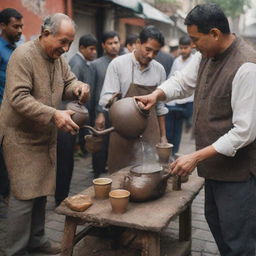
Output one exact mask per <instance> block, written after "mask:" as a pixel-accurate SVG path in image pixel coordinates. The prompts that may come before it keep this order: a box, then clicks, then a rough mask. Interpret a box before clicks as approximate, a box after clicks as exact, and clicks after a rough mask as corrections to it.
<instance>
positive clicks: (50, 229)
mask: <svg viewBox="0 0 256 256" xmlns="http://www.w3.org/2000/svg"><path fill="white" fill-rule="evenodd" d="M193 150H194V141H193V140H192V139H191V135H190V133H183V137H182V142H181V147H180V152H179V153H181V154H186V153H190V152H193ZM91 171H92V167H91V157H90V156H87V157H78V158H76V160H75V168H74V173H73V177H72V183H71V188H70V195H74V194H77V193H79V192H80V191H82V190H84V189H85V188H87V187H88V186H90V185H91V184H92V179H93V174H92V172H91ZM54 208H55V204H54V199H53V197H48V200H47V211H46V234H47V235H48V237H49V238H50V239H51V240H52V241H55V242H59V243H60V242H61V240H62V235H63V228H64V216H62V215H58V214H56V213H55V212H54ZM6 215H7V209H6V205H5V204H4V203H3V202H2V201H1V200H0V256H4V248H5V244H6V243H5V238H6ZM80 229H81V227H78V231H79V230H80ZM166 233H167V234H168V235H171V236H174V237H176V236H177V234H178V218H177V219H176V220H175V221H174V222H171V224H170V226H169V227H168V228H167V229H166ZM39 255H41V256H43V254H33V256H39ZM95 255H96V254H95ZM98 255H99V254H97V255H96V256H98ZM118 256H119V255H118ZM162 256H168V254H165V255H162ZM177 256H178V255H177ZM192 256H219V252H218V249H217V246H216V244H215V242H214V239H213V237H212V235H211V233H210V231H209V227H208V225H207V223H206V220H205V218H204V190H201V192H200V193H199V195H198V196H197V197H196V199H195V200H194V202H193V205H192Z"/></svg>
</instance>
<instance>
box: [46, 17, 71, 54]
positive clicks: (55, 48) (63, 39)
mask: <svg viewBox="0 0 256 256" xmlns="http://www.w3.org/2000/svg"><path fill="white" fill-rule="evenodd" d="M74 38H75V29H74V27H73V25H72V24H71V23H70V22H69V21H66V20H63V21H62V22H61V24H60V27H59V29H58V32H57V33H56V34H52V33H49V34H46V35H45V51H46V53H47V55H48V56H49V57H50V58H52V59H58V58H59V57H60V56H61V55H62V54H63V53H65V52H67V51H68V50H69V48H70V46H71V44H72V42H73V40H74Z"/></svg>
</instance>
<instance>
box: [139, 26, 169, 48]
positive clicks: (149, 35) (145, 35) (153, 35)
mask: <svg viewBox="0 0 256 256" xmlns="http://www.w3.org/2000/svg"><path fill="white" fill-rule="evenodd" d="M139 38H140V42H141V43H142V44H143V43H145V42H147V41H148V39H155V40H156V41H158V42H159V43H160V45H161V46H164V36H163V34H162V33H161V32H160V30H159V29H158V28H156V27H155V26H153V25H149V26H146V27H144V28H143V29H142V30H141V32H140V35H139Z"/></svg>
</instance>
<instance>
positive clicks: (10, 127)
mask: <svg viewBox="0 0 256 256" xmlns="http://www.w3.org/2000/svg"><path fill="white" fill-rule="evenodd" d="M23 25H24V24H23V17H22V14H20V13H19V12H18V11H17V10H15V9H12V8H7V9H4V10H2V11H1V12H0V28H1V35H0V119H1V122H0V139H1V140H0V141H1V150H0V194H1V196H2V199H3V200H4V201H5V202H6V203H7V204H8V216H7V221H8V225H7V245H6V255H7V256H15V255H22V256H23V255H24V256H27V255H29V254H30V253H33V252H42V253H45V254H51V255H53V254H58V253H59V252H60V246H59V245H58V244H54V243H52V242H50V241H49V240H48V238H47V237H46V236H45V232H44V229H45V227H44V226H45V206H46V200H47V196H49V195H55V203H56V206H58V205H59V204H60V203H61V202H62V201H63V200H64V199H65V198H66V197H67V196H68V194H69V186H70V182H71V178H72V173H73V168H74V149H75V146H76V144H79V145H80V148H81V150H82V152H83V153H84V154H87V152H86V150H85V147H84V146H85V145H84V136H85V135H86V134H88V131H87V130H86V129H85V128H79V126H78V125H77V124H76V123H74V122H73V120H72V115H73V114H74V111H72V110H69V109H67V105H68V103H69V102H71V101H77V102H79V104H82V105H84V106H86V107H87V109H88V112H89V117H90V118H89V121H88V123H87V124H88V125H91V126H94V128H95V129H96V130H98V131H102V130H104V129H106V128H109V127H110V126H111V122H110V119H109V115H108V106H109V103H110V102H111V101H112V100H113V95H117V94H118V95H119V98H126V97H135V99H136V100H137V101H138V102H139V105H140V106H141V107H142V108H144V110H150V112H149V113H150V115H149V118H148V124H147V127H146V129H145V131H144V132H143V134H142V136H141V138H138V139H128V138H125V137H123V136H121V135H120V134H119V133H118V132H116V131H113V132H112V133H111V134H110V135H105V136H104V139H103V146H102V148H101V150H100V151H98V152H95V153H93V154H92V166H93V172H94V177H95V178H97V177H99V176H101V175H104V173H107V172H108V173H113V172H116V171H118V170H120V169H121V168H124V167H126V166H128V165H131V164H140V163H142V161H143V155H142V152H141V151H138V150H137V148H138V145H139V144H140V143H141V141H142V142H143V143H144V145H147V146H148V147H150V148H152V149H153V148H155V145H156V144H157V143H168V142H169V143H172V144H173V145H174V150H173V154H174V155H176V153H178V151H179V144H180V141H181V135H182V130H183V126H185V127H184V128H185V131H189V130H192V131H193V136H194V137H195V142H196V151H195V152H193V153H191V154H188V155H184V156H180V157H177V155H176V160H175V161H174V162H172V163H170V165H169V171H170V172H171V173H172V174H175V175H180V176H185V175H189V174H191V173H192V172H193V171H194V170H195V169H196V168H197V171H198V175H199V176H201V177H203V178H205V216H206V219H207V222H208V224H209V227H210V229H211V232H212V234H213V236H214V238H215V241H216V243H217V246H218V248H219V251H220V254H221V256H243V255H244V256H255V245H256V238H255V223H256V218H255V217H256V215H255V212H256V208H255V207H256V193H255V191H256V179H255V175H256V169H255V168H256V167H255V166H256V163H255V164H254V160H256V153H255V152H256V150H255V148H256V142H255V141H256V116H255V114H254V100H255V99H256V87H255V86H254V83H255V80H256V79H255V78H256V77H255V76H256V72H255V70H256V52H255V51H254V50H253V49H252V48H251V47H250V46H249V45H248V44H247V43H245V42H244V41H243V40H242V39H241V38H239V37H238V36H236V35H235V34H232V33H231V32H230V29H229V23H228V20H227V17H226V16H225V14H224V13H223V11H222V10H221V9H220V8H219V7H218V6H217V5H216V4H202V5H197V6H196V7H194V8H193V9H192V10H191V11H190V12H189V13H188V15H187V17H186V19H185V25H186V26H187V32H188V34H187V35H185V36H183V37H181V38H180V39H179V42H178V44H177V43H176V45H174V44H172V45H170V50H171V52H172V53H173V55H172V54H171V52H168V53H167V52H165V51H164V46H165V39H164V36H163V34H162V33H161V31H160V30H159V29H158V28H157V27H155V26H151V25H149V26H145V27H144V28H142V30H141V32H140V34H139V35H129V36H128V37H127V40H126V42H125V45H124V48H123V49H122V47H121V42H120V37H119V35H118V33H117V32H115V31H107V32H105V33H104V34H103V35H102V40H101V42H98V40H97V39H96V38H95V37H94V36H93V35H91V34H86V35H83V36H81V37H80V39H79V45H78V52H77V53H76V54H75V55H74V56H72V58H71V59H70V60H69V62H68V63H67V61H66V59H65V58H64V56H63V54H64V53H66V52H68V50H69V48H70V46H71V44H72V42H73V40H74V38H75V24H74V22H73V21H72V20H71V19H70V18H69V17H68V16H66V15H65V14H61V13H56V14H52V15H50V16H48V17H46V18H45V19H44V21H43V24H42V28H41V33H40V35H39V36H38V38H36V39H35V40H32V41H29V42H26V43H23V44H20V45H19V46H18V44H19V41H20V38H21V35H22V29H23ZM99 44H101V47H102V49H103V50H104V55H103V56H101V57H99V58H96V57H97V49H98V45H99ZM17 46H18V47H17ZM177 49H178V52H179V54H178V55H175V54H176V51H177ZM192 114H193V118H192ZM192 120H193V121H192ZM192 123H193V125H192ZM156 217H157V216H156Z"/></svg>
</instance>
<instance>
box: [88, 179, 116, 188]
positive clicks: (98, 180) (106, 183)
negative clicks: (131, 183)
mask: <svg viewBox="0 0 256 256" xmlns="http://www.w3.org/2000/svg"><path fill="white" fill-rule="evenodd" d="M100 180H102V181H105V182H100ZM92 182H93V184H94V185H99V186H106V185H109V184H111V183H112V179H109V178H96V179H94V180H93V181H92Z"/></svg>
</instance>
